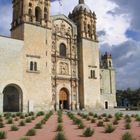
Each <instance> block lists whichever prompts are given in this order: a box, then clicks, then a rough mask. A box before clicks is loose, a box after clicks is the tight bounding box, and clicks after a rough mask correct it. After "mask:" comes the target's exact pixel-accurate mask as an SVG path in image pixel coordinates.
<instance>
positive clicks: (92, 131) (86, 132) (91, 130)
mask: <svg viewBox="0 0 140 140" xmlns="http://www.w3.org/2000/svg"><path fill="white" fill-rule="evenodd" d="M93 133H94V130H93V129H91V128H90V127H88V128H86V129H85V130H84V132H83V135H84V136H85V137H90V136H92V135H93Z"/></svg>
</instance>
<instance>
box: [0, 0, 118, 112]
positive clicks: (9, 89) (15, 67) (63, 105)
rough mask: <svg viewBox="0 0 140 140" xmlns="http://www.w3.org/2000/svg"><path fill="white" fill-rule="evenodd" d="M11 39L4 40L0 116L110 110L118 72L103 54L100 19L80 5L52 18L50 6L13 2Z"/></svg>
mask: <svg viewBox="0 0 140 140" xmlns="http://www.w3.org/2000/svg"><path fill="white" fill-rule="evenodd" d="M12 4H13V17H12V23H11V37H4V36H0V112H30V111H40V110H43V111H47V110H54V109H55V110H59V109H68V110H79V109H87V110H89V109H98V108H102V109H108V108H113V107H115V106H116V84H115V69H114V68H113V63H112V56H111V54H109V53H107V52H106V53H105V54H103V55H101V57H100V54H99V41H98V37H97V34H96V14H95V13H94V12H92V11H91V10H90V9H89V7H88V6H87V5H86V4H85V2H84V0H79V3H78V4H77V6H75V8H74V9H73V11H72V12H71V13H70V14H69V15H68V17H67V16H65V15H62V14H59V15H54V16H51V15H50V8H51V1H50V0H13V1H12Z"/></svg>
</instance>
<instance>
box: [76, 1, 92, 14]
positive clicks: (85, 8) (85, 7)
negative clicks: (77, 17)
mask: <svg viewBox="0 0 140 140" xmlns="http://www.w3.org/2000/svg"><path fill="white" fill-rule="evenodd" d="M80 10H85V11H86V12H88V13H90V12H91V10H90V9H89V7H88V6H87V5H86V4H84V3H81V4H78V5H77V6H76V7H75V8H74V10H73V12H74V13H75V12H78V11H80Z"/></svg>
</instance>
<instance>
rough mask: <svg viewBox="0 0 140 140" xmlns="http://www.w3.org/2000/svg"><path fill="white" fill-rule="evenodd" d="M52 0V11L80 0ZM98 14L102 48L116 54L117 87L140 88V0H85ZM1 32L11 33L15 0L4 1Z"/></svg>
mask: <svg viewBox="0 0 140 140" xmlns="http://www.w3.org/2000/svg"><path fill="white" fill-rule="evenodd" d="M61 3H62V6H60V5H59V2H57V1H56V2H52V4H51V5H52V7H51V14H59V13H62V14H65V15H68V13H69V12H71V11H72V9H73V8H74V7H75V6H76V5H77V3H78V0H70V1H68V0H62V1H61ZM85 3H86V4H87V5H88V6H89V7H90V9H91V10H92V11H95V13H96V15H97V32H98V36H99V41H100V51H101V52H102V53H104V52H105V51H106V50H107V51H109V52H111V53H112V56H113V62H114V67H115V68H116V81H117V89H126V88H128V87H130V88H133V89H135V88H139V87H140V74H139V73H140V17H139V13H140V8H139V5H140V0H98V1H97V0H85ZM0 17H1V20H0V34H1V35H5V36H10V31H9V29H10V24H11V19H12V0H1V1H0Z"/></svg>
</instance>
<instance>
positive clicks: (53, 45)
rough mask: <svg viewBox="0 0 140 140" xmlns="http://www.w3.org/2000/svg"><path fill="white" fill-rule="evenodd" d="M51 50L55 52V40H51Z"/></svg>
mask: <svg viewBox="0 0 140 140" xmlns="http://www.w3.org/2000/svg"><path fill="white" fill-rule="evenodd" d="M52 52H55V42H54V41H52Z"/></svg>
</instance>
